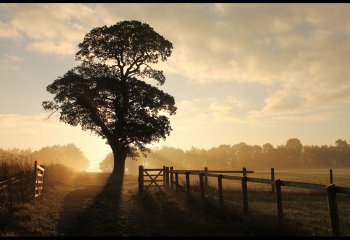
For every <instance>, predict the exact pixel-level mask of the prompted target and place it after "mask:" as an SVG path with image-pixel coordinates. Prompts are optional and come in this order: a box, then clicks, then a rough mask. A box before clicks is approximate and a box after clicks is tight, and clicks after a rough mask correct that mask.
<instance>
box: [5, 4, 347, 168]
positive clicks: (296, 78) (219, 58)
mask: <svg viewBox="0 0 350 240" xmlns="http://www.w3.org/2000/svg"><path fill="white" fill-rule="evenodd" d="M123 20H138V21H141V22H144V23H147V24H149V25H150V26H151V27H152V28H153V29H154V30H155V31H156V32H158V33H159V34H161V35H162V36H164V37H165V38H166V39H167V40H169V41H170V42H172V43H173V52H172V55H171V56H170V58H169V59H168V61H167V62H164V63H163V62H162V63H159V64H158V65H157V67H158V69H162V70H164V74H165V76H166V78H167V79H166V81H165V84H164V85H163V86H161V87H160V88H161V89H162V90H164V91H166V92H168V93H169V94H171V95H172V96H174V98H175V102H176V106H177V107H178V110H177V113H176V115H174V116H171V117H170V121H171V125H172V128H173V131H172V132H171V133H170V136H168V137H167V139H166V140H165V141H163V140H162V141H160V142H156V143H154V144H152V145H151V146H149V147H151V148H152V147H162V146H173V147H179V148H182V149H184V150H187V149H190V148H191V147H199V148H210V147H213V146H218V145H220V144H230V145H233V144H237V143H240V142H246V143H247V144H250V145H253V144H257V145H263V144H265V143H271V144H273V145H274V146H277V145H281V144H285V143H286V141H287V140H288V139H289V138H298V139H300V141H301V142H302V144H304V145H324V144H326V145H334V142H335V141H336V140H337V139H344V140H347V141H348V142H349V141H350V139H349V136H350V130H349V122H350V111H349V107H350V72H349V62H350V4H346V3H345V4H315V3H312V4H302V3H299V4H286V3H281V4H267V3H263V4H251V3H249V4H247V3H246V4H244V3H242V4H238V3H222V4H213V3H206V4H198V3H197V4H184V3H177V4H176V3H173V4H170V3H168V4H164V3H163V4H151V3H147V4H140V3H137V4H127V3H125V4H121V3H113V4H92V3H89V4H82V3H66V4H64V3H56V4H53V3H47V4H36V3H31V4H24V3H21V4H11V3H7V4H5V3H2V4H0V148H5V149H7V148H14V147H16V148H20V149H27V148H30V149H32V150H39V149H40V148H42V147H44V146H52V145H55V144H68V143H74V144H75V145H76V146H77V147H79V148H80V149H81V151H82V152H83V153H84V155H85V156H86V157H87V158H88V159H89V161H90V166H89V169H88V170H89V171H98V164H99V162H101V161H102V160H103V159H104V157H105V156H106V154H107V153H109V152H111V150H110V147H109V146H108V145H107V144H105V141H104V140H103V139H101V138H100V137H98V136H96V135H94V134H93V133H91V132H85V131H82V130H81V129H80V127H79V126H78V127H72V126H69V125H67V124H64V123H62V122H59V121H58V118H57V117H51V118H49V119H48V115H49V112H45V111H44V109H43V108H42V105H41V103H42V101H45V100H51V99H52V98H53V96H52V95H51V94H49V93H48V92H47V91H46V86H47V85H49V84H50V83H52V82H53V81H54V80H55V79H57V78H58V77H60V76H63V75H64V74H65V73H66V72H67V71H68V70H70V69H71V68H73V67H75V66H77V65H78V62H76V61H75V53H76V52H77V51H78V48H77V45H78V44H79V43H80V42H82V40H83V38H84V36H85V34H87V33H88V32H89V31H90V30H91V29H92V28H95V27H102V26H104V25H106V26H110V25H113V24H115V23H117V22H119V21H123Z"/></svg>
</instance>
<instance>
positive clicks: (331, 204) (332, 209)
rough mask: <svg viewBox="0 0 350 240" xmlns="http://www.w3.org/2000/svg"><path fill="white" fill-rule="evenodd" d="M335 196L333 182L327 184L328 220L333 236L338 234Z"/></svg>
mask: <svg viewBox="0 0 350 240" xmlns="http://www.w3.org/2000/svg"><path fill="white" fill-rule="evenodd" d="M336 196H337V192H336V189H335V184H330V185H328V186H327V200H328V212H329V220H330V225H331V230H332V236H333V237H336V236H340V229H339V217H338V205H337V197H336Z"/></svg>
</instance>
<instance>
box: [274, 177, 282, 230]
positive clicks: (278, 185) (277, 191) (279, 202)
mask: <svg viewBox="0 0 350 240" xmlns="http://www.w3.org/2000/svg"><path fill="white" fill-rule="evenodd" d="M275 194H276V204H277V216H278V222H279V223H282V222H283V206H282V191H281V180H280V179H277V180H275Z"/></svg>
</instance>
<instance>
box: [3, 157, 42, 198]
mask: <svg viewBox="0 0 350 240" xmlns="http://www.w3.org/2000/svg"><path fill="white" fill-rule="evenodd" d="M44 172H45V166H44V165H39V164H38V162H37V161H35V162H34V171H33V172H32V173H30V172H29V174H26V173H25V172H22V173H19V174H17V175H16V176H14V177H12V178H9V179H6V180H3V181H1V182H0V190H1V191H2V192H4V191H6V189H8V188H10V187H11V186H16V185H18V184H19V183H20V182H27V183H30V184H29V186H31V187H30V189H34V193H33V196H34V198H37V197H38V196H40V195H41V192H42V190H43V184H44ZM30 191H32V190H30ZM12 194H13V193H10V197H11V199H13V198H12ZM31 194H32V193H31ZM11 202H12V201H11Z"/></svg>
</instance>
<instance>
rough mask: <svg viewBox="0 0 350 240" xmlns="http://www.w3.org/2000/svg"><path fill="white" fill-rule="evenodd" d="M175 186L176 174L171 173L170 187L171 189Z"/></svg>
mask: <svg viewBox="0 0 350 240" xmlns="http://www.w3.org/2000/svg"><path fill="white" fill-rule="evenodd" d="M170 170H171V171H173V170H174V167H170ZM173 186H174V173H173V172H171V173H170V187H171V189H173V188H174V187H173Z"/></svg>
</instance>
